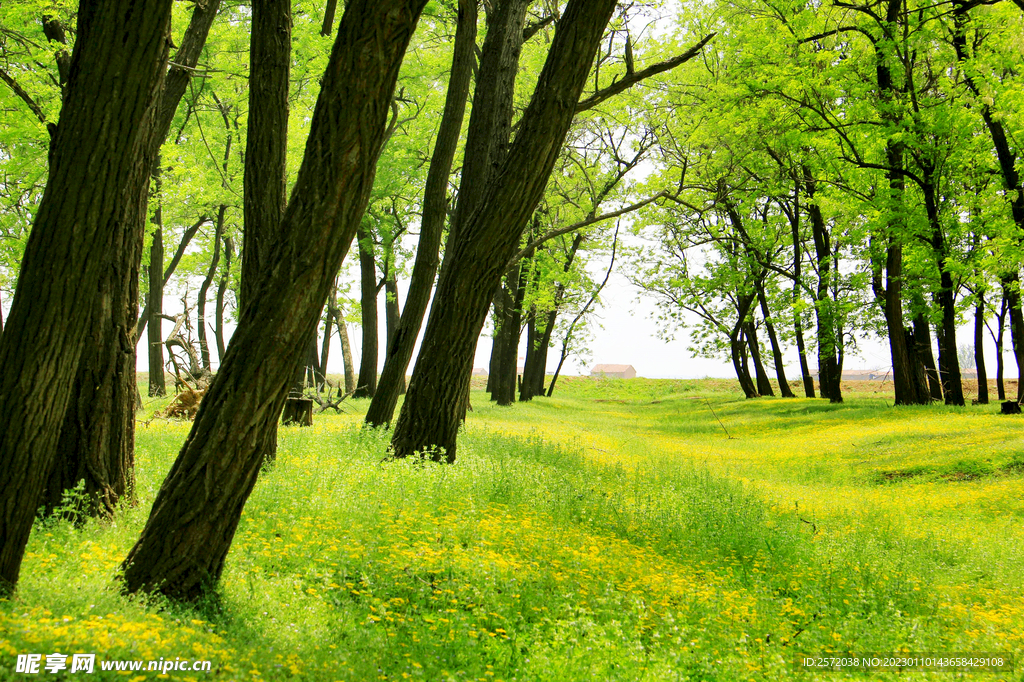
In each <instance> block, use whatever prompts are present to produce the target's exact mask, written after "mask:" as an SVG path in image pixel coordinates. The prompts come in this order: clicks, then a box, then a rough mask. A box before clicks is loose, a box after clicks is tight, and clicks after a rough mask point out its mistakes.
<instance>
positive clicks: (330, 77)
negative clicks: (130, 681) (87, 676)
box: [124, 0, 426, 600]
mask: <svg viewBox="0 0 1024 682" xmlns="http://www.w3.org/2000/svg"><path fill="white" fill-rule="evenodd" d="M425 4H426V0H349V3H348V7H347V9H346V10H345V13H344V15H343V17H342V19H341V23H340V25H339V28H338V35H337V38H336V40H335V43H334V48H333V49H332V51H331V55H330V59H329V61H328V65H327V69H326V71H325V74H324V77H323V80H322V88H321V93H320V97H319V99H318V100H317V105H316V108H315V110H314V113H313V117H312V122H311V126H310V133H309V140H308V142H307V145H306V153H305V157H304V159H303V162H302V166H301V167H300V169H299V173H298V177H297V180H296V183H295V187H294V189H293V191H292V194H291V201H290V202H289V205H288V209H287V210H286V212H285V215H284V218H283V220H282V224H281V226H280V228H279V229H278V230H276V231H275V237H274V239H273V240H272V241H271V243H270V248H269V249H268V258H267V260H266V261H265V262H266V264H267V265H268V267H267V268H266V269H265V270H264V271H263V272H264V273H265V277H263V278H262V282H261V283H260V285H259V286H258V288H257V289H256V292H255V293H254V294H253V297H252V298H251V299H250V302H249V303H246V304H245V305H244V306H243V308H242V311H241V315H240V319H239V322H238V328H237V329H236V331H235V334H234V336H233V337H232V339H231V343H230V344H229V346H228V350H227V354H226V356H225V358H224V362H223V363H222V364H221V368H220V372H218V373H217V376H216V377H215V378H214V380H213V382H212V383H211V385H210V388H209V389H208V391H207V393H206V396H205V398H204V399H203V402H202V403H201V404H200V407H199V412H198V414H197V415H196V419H195V421H194V422H193V425H192V429H191V431H190V433H189V436H188V438H187V439H186V440H185V444H184V446H183V447H182V450H181V452H180V454H179V455H178V458H177V460H176V461H175V463H174V464H173V465H172V467H171V471H170V473H169V474H168V476H167V479H166V480H165V482H164V484H163V486H162V487H161V488H160V491H159V492H158V493H157V498H156V501H155V502H154V505H153V511H152V513H151V515H150V517H149V519H148V521H147V522H146V526H145V528H144V529H143V531H142V535H141V537H140V538H139V540H138V542H136V544H135V546H134V547H133V548H132V550H131V552H130V553H129V555H128V557H127V558H126V559H125V562H124V584H125V587H126V589H127V590H128V591H130V592H135V591H137V590H141V589H146V590H152V591H159V592H161V593H163V594H165V595H167V596H169V597H171V598H175V599H185V600H189V599H196V598H198V597H200V596H201V595H202V594H204V592H205V590H206V589H208V588H209V587H210V586H211V585H212V584H213V583H215V582H216V581H217V580H218V579H219V577H220V574H221V571H222V570H223V568H224V560H225V558H226V556H227V553H228V549H229V548H230V546H231V540H232V538H233V537H234V533H235V530H236V528H237V526H238V521H239V518H240V517H241V513H242V509H243V507H244V505H245V501H246V499H247V498H248V496H249V494H250V492H251V491H252V488H253V486H254V485H255V483H256V478H257V476H258V474H259V471H260V467H261V465H262V463H263V454H264V452H265V447H266V444H267V440H268V435H269V434H270V433H271V429H272V427H273V425H274V424H276V422H277V419H278V415H280V414H281V408H282V406H283V405H284V401H285V398H286V396H287V393H288V387H289V385H290V383H291V381H292V379H293V377H294V375H295V370H296V369H297V368H298V367H299V366H300V365H301V362H302V355H303V352H304V350H305V347H304V343H303V342H304V341H305V340H306V339H308V338H309V336H310V334H311V333H312V332H313V330H314V329H315V328H316V326H317V323H318V321H319V319H320V310H321V308H322V307H323V303H324V301H325V300H326V299H327V296H328V294H329V293H330V290H331V286H332V284H333V282H334V278H335V276H336V275H337V273H338V271H339V269H340V266H341V262H342V259H343V258H344V256H345V253H346V251H347V250H348V248H349V245H350V244H351V242H352V238H353V236H354V235H355V231H356V227H357V226H358V224H359V222H360V219H361V218H362V216H363V212H364V211H365V209H366V205H367V202H368V200H369V193H370V189H371V187H372V185H373V175H374V168H375V166H376V162H377V158H378V156H379V154H380V149H381V145H382V144H383V138H384V131H385V128H386V123H387V118H388V112H389V109H390V103H391V99H392V95H393V93H394V88H395V82H396V80H397V78H398V70H399V67H400V66H401V62H402V56H403V54H404V53H405V49H406V47H407V45H408V43H409V40H410V38H411V36H412V32H413V30H414V29H415V26H416V22H417V19H418V17H419V13H420V12H421V10H422V9H423V6H424V5H425ZM357 47H358V49H357ZM271 329H272V330H273V333H268V330H271Z"/></svg>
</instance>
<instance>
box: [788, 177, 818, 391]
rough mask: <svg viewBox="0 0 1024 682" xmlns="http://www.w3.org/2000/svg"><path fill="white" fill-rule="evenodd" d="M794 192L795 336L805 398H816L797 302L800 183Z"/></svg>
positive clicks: (800, 259)
mask: <svg viewBox="0 0 1024 682" xmlns="http://www.w3.org/2000/svg"><path fill="white" fill-rule="evenodd" d="M794 184H795V189H794V191H793V212H792V216H791V219H790V226H791V227H792V233H793V292H792V295H793V334H794V335H795V336H796V350H797V355H798V357H799V358H800V377H801V378H802V379H803V382H804V396H805V397H807V398H814V397H815V395H814V378H813V377H811V369H810V367H808V365H807V348H806V343H805V342H804V325H803V321H802V320H801V319H800V310H799V309H798V307H797V305H796V304H797V302H798V301H799V300H800V288H801V287H802V286H803V274H802V272H801V269H802V265H803V257H802V252H803V244H802V243H801V240H800V182H799V180H797V181H795V183H794Z"/></svg>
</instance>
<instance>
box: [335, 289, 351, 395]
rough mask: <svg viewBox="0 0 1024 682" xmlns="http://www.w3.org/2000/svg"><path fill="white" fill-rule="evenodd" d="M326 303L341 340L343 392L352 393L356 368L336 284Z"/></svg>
mask: <svg viewBox="0 0 1024 682" xmlns="http://www.w3.org/2000/svg"><path fill="white" fill-rule="evenodd" d="M328 305H329V306H330V307H331V313H332V315H333V317H334V323H335V325H336V326H337V328H338V339H339V340H340V341H341V361H342V363H343V364H344V365H345V394H346V395H352V394H353V393H354V392H355V390H356V386H357V385H358V384H356V368H355V365H354V364H352V344H351V343H349V340H348V326H347V325H346V324H345V317H344V316H343V315H342V314H341V309H340V308H339V307H338V288H337V286H333V287H331V297H330V300H329V301H328Z"/></svg>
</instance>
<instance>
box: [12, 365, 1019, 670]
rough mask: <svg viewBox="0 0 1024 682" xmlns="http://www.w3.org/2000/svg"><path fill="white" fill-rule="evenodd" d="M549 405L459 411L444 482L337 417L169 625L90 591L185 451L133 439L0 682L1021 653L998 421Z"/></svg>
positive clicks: (1007, 437) (53, 538) (733, 399)
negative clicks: (126, 482) (393, 457)
mask: <svg viewBox="0 0 1024 682" xmlns="http://www.w3.org/2000/svg"><path fill="white" fill-rule="evenodd" d="M560 388H561V390H560V391H559V392H558V394H557V395H558V397H555V398H553V399H550V400H546V399H538V400H535V401H533V402H532V403H531V404H529V405H518V406H516V407H514V408H497V407H494V406H492V405H490V404H488V403H487V401H486V397H485V396H483V394H475V395H474V399H473V404H474V408H475V411H474V412H473V413H472V414H471V416H470V419H469V423H468V425H467V429H466V431H465V433H464V436H463V438H462V441H461V445H460V448H461V450H460V461H459V463H458V464H457V465H456V466H454V467H436V466H423V465H419V464H416V463H398V464H396V463H388V464H381V463H380V459H381V457H382V455H383V453H384V448H385V446H386V442H387V436H386V434H384V433H373V432H369V433H367V432H363V431H361V430H360V429H358V423H359V412H360V411H361V410H362V409H365V406H364V405H360V404H359V403H358V402H356V403H353V405H352V407H351V408H350V410H351V411H350V412H349V413H347V414H345V415H341V416H319V417H318V418H317V424H316V426H314V427H313V428H312V429H295V428H287V429H282V440H281V448H280V455H279V462H278V464H277V466H276V468H275V469H274V470H272V471H269V472H267V473H266V474H265V475H264V477H263V478H262V479H261V481H260V482H259V484H258V485H257V488H256V491H255V493H254V495H253V497H252V499H251V501H250V503H249V505H248V507H247V508H246V514H245V516H244V517H243V520H242V523H241V525H240V527H239V531H238V535H237V537H236V540H235V544H234V546H233V548H232V553H231V555H230V557H229V561H228V568H227V571H226V575H225V578H224V581H223V584H222V587H221V590H220V592H219V595H218V598H217V599H216V600H211V601H210V603H207V604H203V605H200V606H199V607H198V608H196V609H182V608H181V607H176V606H172V605H168V604H161V603H159V602H154V603H148V604H147V603H140V602H138V601H130V600H126V599H124V598H122V597H120V596H119V595H117V594H116V592H115V591H114V590H113V589H111V587H110V586H111V584H112V575H113V572H114V570H115V569H116V566H117V563H118V561H119V560H120V559H121V558H122V557H123V556H124V554H125V552H126V551H127V549H128V547H130V545H131V542H132V541H133V540H134V538H135V537H136V535H137V533H138V530H139V528H140V527H141V524H142V523H143V522H144V519H145V513H146V512H147V511H148V504H149V502H150V501H151V500H152V498H153V495H154V494H155V489H156V487H157V486H158V485H159V482H160V480H161V477H162V474H163V472H165V471H166V469H167V468H168V467H169V466H170V462H171V460H172V458H173V455H174V453H175V451H176V449H177V447H178V445H179V444H180V442H181V440H182V439H183V437H184V435H185V433H186V432H187V427H186V426H185V425H180V424H167V423H163V422H160V421H159V420H157V421H153V422H151V423H150V424H149V425H148V426H141V425H140V430H139V439H138V441H139V456H138V457H139V496H140V498H141V504H140V505H139V506H138V507H136V508H134V509H129V510H126V511H125V512H124V513H123V514H122V515H121V516H120V517H119V518H118V519H117V520H116V521H115V522H112V523H95V522H91V523H89V524H87V525H86V526H84V527H83V528H80V529H75V528H73V527H71V526H70V525H69V524H53V523H51V524H39V525H38V526H37V528H36V530H35V532H34V534H33V537H32V540H31V543H30V546H29V554H28V558H27V561H26V564H25V568H24V570H23V581H22V584H21V586H20V590H19V594H18V597H17V599H16V600H15V601H13V602H9V603H0V657H2V658H0V678H3V677H5V676H7V675H11V676H14V675H13V673H9V672H8V671H10V669H11V667H12V666H13V661H14V654H16V653H28V652H36V653H52V652H54V651H60V652H63V653H86V652H95V653H97V654H98V655H99V658H110V659H114V658H142V659H157V658H160V657H164V658H174V657H176V656H180V657H183V658H206V659H211V660H212V661H213V662H214V666H215V669H216V673H215V677H216V678H217V679H288V678H294V679H324V680H329V679H353V680H367V679H407V678H412V679H448V678H451V679H522V680H535V679H549V680H569V679H572V680H582V679H594V680H605V679H623V680H635V679H643V678H646V679H651V680H661V679H704V680H712V679H721V680H735V679H785V678H788V677H789V676H791V675H792V671H793V664H792V659H793V658H794V651H796V650H800V651H806V652H813V653H820V652H823V651H826V650H832V651H837V652H849V651H852V652H890V651H897V650H900V649H905V650H909V651H918V652H921V651H931V652H947V653H952V652H970V651H979V652H980V651H1014V652H1016V654H1017V656H1018V657H1020V656H1021V654H1022V653H1024V600H1022V598H1021V596H1020V588H1021V585H1022V582H1024V581H1022V570H1024V569H1021V565H1022V563H1021V557H1020V553H1021V549H1020V548H1021V547H1022V543H1021V540H1022V537H1021V535H1022V534H1021V531H1020V529H1019V523H1020V519H1021V516H1022V515H1024V501H1022V493H1021V485H1020V483H1021V480H1020V471H1021V468H1022V467H1021V459H1020V457H1019V454H1018V453H1020V452H1021V451H1022V449H1021V448H1020V447H1019V446H1020V437H1019V434H1018V432H1019V425H1018V421H1017V419H1014V418H1005V417H1003V418H1001V417H999V416H997V415H995V414H994V413H995V412H996V408H994V407H973V408H967V409H961V410H952V409H949V408H945V407H938V406H934V407H927V408H900V409H896V410H894V409H891V408H889V407H888V406H887V404H886V402H885V400H884V396H883V395H881V394H872V393H870V392H868V393H864V394H862V395H852V396H851V397H849V398H848V401H847V403H846V404H844V405H842V406H830V405H828V404H827V403H824V402H822V401H811V400H803V399H798V400H771V399H763V400H758V401H744V400H742V399H740V398H739V397H738V396H737V394H736V393H735V391H734V389H733V386H732V384H731V383H728V382H714V381H703V382H694V381H650V380H631V381H624V382H622V381H620V382H616V381H605V382H592V381H590V380H576V381H566V382H565V383H563V384H562V386H561V387H560ZM872 390H874V389H872ZM848 395H850V394H849V393H848ZM712 409H713V410H714V413H716V414H717V417H718V419H720V420H721V423H719V421H718V419H716V418H715V416H713V414H712ZM723 426H724V428H723ZM726 430H727V431H728V435H729V436H731V438H730V437H727V435H726ZM503 434H504V435H503ZM9 666H10V667H9ZM107 675H109V677H110V679H126V677H125V676H124V675H123V674H122V675H113V674H110V673H107ZM48 676H49V675H48ZM843 676H844V674H842V673H822V674H820V675H818V676H817V678H819V679H838V678H841V677H843ZM934 676H935V677H936V678H937V679H949V675H948V674H935V675H934ZM14 677H19V676H14ZM21 677H23V676H21ZM49 677H56V676H49ZM69 677H74V676H69ZM152 677H153V674H152V673H150V674H149V675H148V676H143V677H141V679H152ZM171 677H172V678H173V679H188V678H189V677H190V676H189V675H187V674H185V673H181V672H175V673H171ZM203 677H206V676H203ZM813 677H814V676H807V678H808V679H812V678H813ZM96 679H104V674H103V673H99V674H97V675H96ZM127 679H132V677H131V676H128V677H127ZM985 679H1010V677H1009V676H1008V675H1002V676H992V675H986V676H985ZM1014 679H1019V675H1018V676H1017V677H1015V678H1014Z"/></svg>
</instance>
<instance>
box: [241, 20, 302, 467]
mask: <svg viewBox="0 0 1024 682" xmlns="http://www.w3.org/2000/svg"><path fill="white" fill-rule="evenodd" d="M291 36H292V7H291V0H253V3H252V27H251V31H250V46H249V120H248V124H247V125H248V133H247V134H246V142H245V174H244V176H243V180H242V211H243V213H242V216H243V233H242V273H241V278H240V283H239V291H238V294H239V296H238V299H239V300H238V309H239V319H241V311H243V310H244V309H245V308H246V307H247V306H249V305H250V304H254V303H255V302H257V301H259V295H258V292H259V290H260V289H261V287H262V285H263V283H264V281H266V280H267V279H268V278H269V277H270V273H269V270H270V264H271V261H270V260H269V258H270V256H269V252H270V250H271V249H272V248H273V246H272V245H273V244H274V243H275V242H276V240H277V237H278V234H277V231H278V230H279V229H281V227H280V226H281V222H282V218H283V216H284V211H285V207H286V205H287V201H288V196H287V194H286V190H287V153H288V88H289V85H290V83H289V76H290V73H291V71H290V70H291V53H292V45H291ZM275 324H276V323H275ZM267 331H270V332H276V329H273V328H271V329H268V330H267ZM299 350H300V351H302V352H305V350H306V345H305V343H301V344H300V345H299ZM279 410H280V408H279ZM278 414H280V411H279V412H278ZM277 423H278V419H277V418H276V417H275V419H274V421H273V424H272V425H271V426H270V427H269V430H268V432H267V438H266V441H265V444H264V447H265V449H266V451H265V454H264V457H265V458H266V459H267V460H273V459H274V458H275V457H276V456H277Z"/></svg>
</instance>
